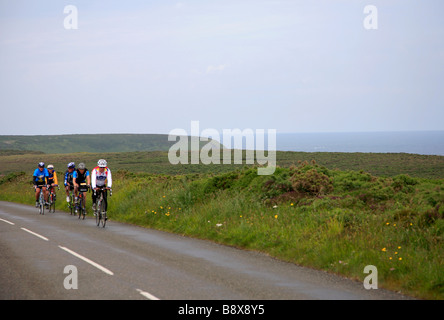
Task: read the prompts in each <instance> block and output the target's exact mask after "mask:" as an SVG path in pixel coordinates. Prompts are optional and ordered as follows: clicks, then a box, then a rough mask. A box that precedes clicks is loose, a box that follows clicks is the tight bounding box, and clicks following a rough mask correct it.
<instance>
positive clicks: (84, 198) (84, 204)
mask: <svg viewBox="0 0 444 320" xmlns="http://www.w3.org/2000/svg"><path fill="white" fill-rule="evenodd" d="M83 207H84V208H85V209H86V192H83Z"/></svg>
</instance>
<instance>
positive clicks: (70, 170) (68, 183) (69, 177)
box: [65, 162, 76, 203]
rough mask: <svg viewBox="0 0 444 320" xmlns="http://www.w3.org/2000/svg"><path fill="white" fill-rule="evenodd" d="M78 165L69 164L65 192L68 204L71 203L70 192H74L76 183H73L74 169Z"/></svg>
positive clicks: (66, 172)
mask: <svg viewBox="0 0 444 320" xmlns="http://www.w3.org/2000/svg"><path fill="white" fill-rule="evenodd" d="M75 168H76V164H75V163H74V162H70V163H68V169H67V170H66V171H65V192H66V202H68V203H69V191H71V190H74V183H73V181H72V179H73V175H74V169H75Z"/></svg>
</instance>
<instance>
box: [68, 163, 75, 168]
mask: <svg viewBox="0 0 444 320" xmlns="http://www.w3.org/2000/svg"><path fill="white" fill-rule="evenodd" d="M75 167H76V164H75V163H74V162H70V163H68V169H70V168H75Z"/></svg>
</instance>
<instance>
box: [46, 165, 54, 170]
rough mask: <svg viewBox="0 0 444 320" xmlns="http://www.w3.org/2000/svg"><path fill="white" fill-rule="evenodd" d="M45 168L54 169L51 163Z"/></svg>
mask: <svg viewBox="0 0 444 320" xmlns="http://www.w3.org/2000/svg"><path fill="white" fill-rule="evenodd" d="M46 168H47V169H53V170H54V165H52V164H48V166H47V167H46Z"/></svg>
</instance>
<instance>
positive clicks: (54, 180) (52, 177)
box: [48, 170, 59, 184]
mask: <svg viewBox="0 0 444 320" xmlns="http://www.w3.org/2000/svg"><path fill="white" fill-rule="evenodd" d="M53 183H54V184H59V181H58V180H57V173H56V171H55V170H54V171H53V172H52V173H50V172H49V170H48V184H53Z"/></svg>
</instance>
